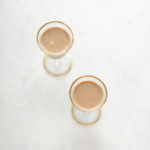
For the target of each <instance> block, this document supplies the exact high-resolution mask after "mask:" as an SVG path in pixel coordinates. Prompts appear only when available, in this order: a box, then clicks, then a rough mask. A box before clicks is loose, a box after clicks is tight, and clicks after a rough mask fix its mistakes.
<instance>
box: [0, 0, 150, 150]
mask: <svg viewBox="0 0 150 150" xmlns="http://www.w3.org/2000/svg"><path fill="white" fill-rule="evenodd" d="M52 20H59V21H63V22H65V23H66V24H68V25H69V26H70V27H71V28H72V30H73V32H74V36H75V42H74V45H73V47H72V49H71V50H70V52H69V53H70V54H71V55H72V58H73V68H72V70H71V72H70V73H69V74H67V75H66V76H64V77H60V78H55V77H51V76H49V75H48V74H47V73H46V72H45V71H44V69H43V66H42V60H43V56H44V54H43V53H42V52H41V51H40V50H39V49H38V47H37V44H36V40H35V39H36V32H37V30H38V29H39V27H40V26H41V25H43V24H44V23H45V22H47V21H52ZM85 74H92V75H96V76H98V77H99V78H101V79H102V80H103V81H104V82H105V84H106V86H107V88H108V94H109V97H108V100H107V102H106V104H105V105H104V107H103V109H102V113H103V114H102V117H101V119H100V121H99V122H98V123H97V124H95V125H93V126H89V127H84V126H80V125H78V124H76V122H74V120H73V119H72V117H71V114H70V109H71V102H70V99H69V96H68V90H69V86H70V84H71V83H72V81H73V80H74V79H75V78H77V77H79V76H80V75H85ZM149 85H150V3H149V0H0V150H142V149H143V150H149V149H150V86H149Z"/></svg>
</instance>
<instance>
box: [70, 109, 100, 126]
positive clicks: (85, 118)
mask: <svg viewBox="0 0 150 150" xmlns="http://www.w3.org/2000/svg"><path fill="white" fill-rule="evenodd" d="M71 112H72V117H73V119H74V120H75V121H76V122H77V123H78V124H80V125H92V124H94V123H96V122H97V121H98V120H99V118H100V116H101V110H97V111H95V112H82V111H80V110H79V109H77V108H75V107H74V106H72V110H71Z"/></svg>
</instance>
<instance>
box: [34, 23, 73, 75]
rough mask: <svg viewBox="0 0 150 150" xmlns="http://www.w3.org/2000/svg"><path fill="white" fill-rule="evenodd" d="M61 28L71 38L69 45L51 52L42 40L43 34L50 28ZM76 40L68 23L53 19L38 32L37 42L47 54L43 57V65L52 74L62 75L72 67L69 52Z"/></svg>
mask: <svg viewBox="0 0 150 150" xmlns="http://www.w3.org/2000/svg"><path fill="white" fill-rule="evenodd" d="M54 27H56V28H60V29H63V30H64V31H66V32H67V33H68V35H69V38H70V43H69V46H67V47H66V48H65V49H63V50H62V51H60V52H58V53H54V52H50V51H48V50H47V49H46V48H45V47H43V45H42V43H41V42H40V40H41V36H42V34H43V33H44V32H45V31H46V30H47V29H50V28H54ZM73 42H74V36H73V32H72V30H71V29H70V27H69V26H68V25H66V24H65V23H63V22H60V21H51V22H47V23H45V24H44V25H43V26H42V27H41V28H40V29H39V30H38V32H37V44H38V46H39V48H40V49H41V50H42V52H44V53H45V54H46V56H45V57H44V59H43V67H44V69H45V70H46V72H47V73H48V74H50V75H54V76H61V75H64V74H66V73H68V72H69V71H70V70H71V67H72V59H71V56H70V55H68V54H67V52H68V51H69V50H70V49H71V47H72V44H73Z"/></svg>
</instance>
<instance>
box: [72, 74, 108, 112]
mask: <svg viewBox="0 0 150 150" xmlns="http://www.w3.org/2000/svg"><path fill="white" fill-rule="evenodd" d="M85 77H91V78H95V79H96V80H98V81H100V82H101V83H102V85H103V86H104V89H105V92H106V96H105V98H104V102H103V103H102V104H101V105H100V107H98V108H96V109H92V110H86V111H84V110H83V109H81V108H80V107H79V106H78V105H76V104H75V103H74V101H73V98H72V96H71V90H72V87H73V85H74V84H75V83H76V82H77V81H78V80H80V79H82V78H85ZM69 97H70V100H71V102H72V104H73V106H75V107H76V108H77V109H79V110H80V111H83V112H94V111H97V110H100V109H101V107H102V106H103V105H104V104H105V103H106V100H107V97H108V91H107V88H106V85H105V84H104V82H103V81H102V80H101V79H99V78H98V77H96V76H93V75H84V76H80V77H78V78H77V79H75V80H74V81H73V82H72V84H71V86H70V89H69Z"/></svg>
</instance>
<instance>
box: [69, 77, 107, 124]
mask: <svg viewBox="0 0 150 150" xmlns="http://www.w3.org/2000/svg"><path fill="white" fill-rule="evenodd" d="M84 81H92V82H95V83H96V84H97V85H98V86H99V87H100V88H101V89H102V91H103V98H102V100H101V101H102V102H101V103H100V105H98V106H97V107H95V108H94V109H90V110H87V109H84V108H83V107H80V106H79V105H77V104H76V103H75V102H74V100H73V93H74V90H75V87H76V86H77V85H79V84H80V83H81V82H84ZM69 96H70V99H71V102H72V104H73V106H72V110H71V112H72V117H73V119H74V120H75V121H76V122H77V123H79V124H81V125H92V124H94V123H96V122H97V121H98V120H99V118H100V116H101V108H102V106H103V105H104V104H105V102H106V99H107V88H106V86H105V84H104V83H103V81H102V80H100V79H99V78H97V77H95V76H92V75H85V76H81V77H79V78H77V79H76V80H75V81H74V82H73V83H72V84H71V87H70V91H69Z"/></svg>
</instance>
